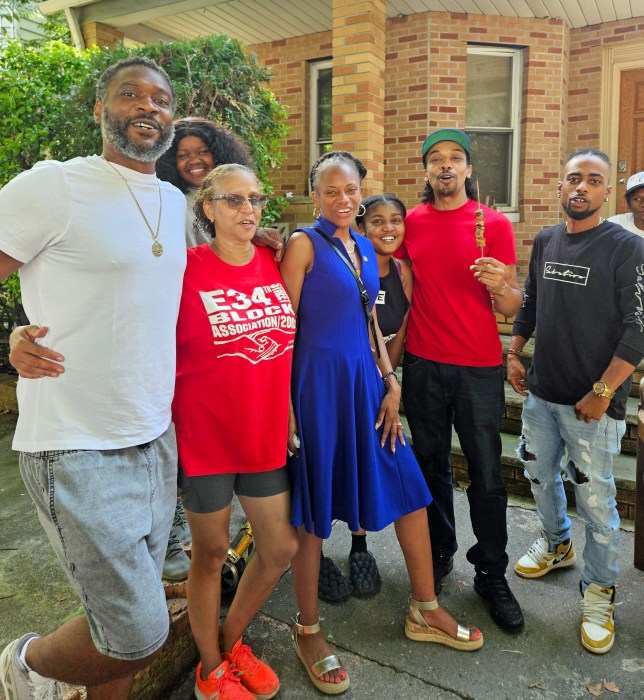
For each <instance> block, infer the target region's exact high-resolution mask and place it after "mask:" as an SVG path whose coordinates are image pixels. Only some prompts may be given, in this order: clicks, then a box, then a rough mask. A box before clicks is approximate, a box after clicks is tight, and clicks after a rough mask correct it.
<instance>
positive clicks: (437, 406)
mask: <svg viewBox="0 0 644 700" xmlns="http://www.w3.org/2000/svg"><path fill="white" fill-rule="evenodd" d="M403 403H404V407H405V415H406V416H407V419H408V420H409V428H410V430H411V435H412V438H413V442H414V452H415V453H416V457H417V458H418V461H419V463H420V467H421V469H422V471H423V474H424V476H425V479H426V481H427V486H428V487H429V490H430V491H431V494H432V496H433V499H434V500H433V502H432V503H431V505H429V506H428V507H427V519H428V521H429V529H430V534H431V541H432V549H433V550H434V551H435V552H437V551H438V550H441V551H443V552H445V553H446V554H454V553H455V552H456V549H457V547H458V544H457V541H456V526H455V522H454V491H453V486H452V467H451V463H450V449H451V444H452V424H454V427H455V428H456V433H457V434H458V437H459V440H460V443H461V448H462V450H463V454H464V455H465V458H466V459H467V464H468V471H469V477H470V482H471V483H470V485H469V487H468V488H467V498H468V501H469V505H470V518H471V520H472V528H473V530H474V535H475V536H476V539H477V543H476V544H475V545H474V546H473V547H472V548H470V550H469V551H468V552H467V560H468V561H469V562H470V563H471V564H473V565H474V567H475V569H476V570H477V571H485V572H487V573H489V574H493V575H503V574H504V573H505V570H506V568H507V565H508V555H507V554H506V551H505V549H506V546H507V542H508V531H507V523H506V509H507V500H508V499H507V492H506V489H505V484H504V482H503V477H502V474H501V436H500V424H501V417H502V415H503V405H504V392H503V370H502V367H501V365H498V366H496V365H495V366H493V367H466V366H461V365H449V364H445V363H441V362H433V361H431V360H425V359H423V358H421V357H417V356H416V355H413V354H412V353H410V352H407V351H405V359H404V363H403Z"/></svg>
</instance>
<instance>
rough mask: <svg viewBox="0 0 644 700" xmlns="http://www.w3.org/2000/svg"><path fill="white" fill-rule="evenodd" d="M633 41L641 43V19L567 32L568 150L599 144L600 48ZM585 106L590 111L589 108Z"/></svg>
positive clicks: (643, 30)
mask: <svg viewBox="0 0 644 700" xmlns="http://www.w3.org/2000/svg"><path fill="white" fill-rule="evenodd" d="M633 41H638V42H644V22H642V21H641V20H640V21H639V22H638V21H637V20H622V21H619V22H607V23H605V24H596V25H593V26H590V27H580V28H578V29H572V30H571V32H570V90H569V93H568V95H569V102H568V110H569V119H570V122H569V127H568V151H573V150H575V149H576V148H579V147H582V146H595V147H596V146H597V145H598V144H599V130H600V117H601V114H600V109H599V104H600V96H601V80H602V74H601V69H602V48H604V47H607V46H611V45H613V46H614V45H615V44H617V43H620V42H633ZM589 105H592V106H593V109H589V108H588V106H589ZM595 105H596V108H595Z"/></svg>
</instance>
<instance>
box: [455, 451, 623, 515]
mask: <svg viewBox="0 0 644 700" xmlns="http://www.w3.org/2000/svg"><path fill="white" fill-rule="evenodd" d="M451 461H452V480H453V483H454V485H458V486H464V485H467V484H468V483H469V476H468V469H467V460H466V459H465V457H464V455H463V452H462V451H461V449H460V447H456V446H454V445H452V451H451ZM501 471H502V474H503V480H504V481H505V485H506V488H507V489H508V491H509V492H510V493H512V494H515V495H517V496H524V497H526V498H532V491H531V490H530V482H529V481H528V479H526V477H525V475H524V469H523V464H522V463H521V460H520V459H519V458H518V457H510V456H509V455H505V454H504V455H503V456H502V457H501ZM615 486H616V487H617V493H616V496H615V498H616V501H617V511H618V513H619V516H620V518H624V519H626V520H635V480H634V479H632V480H631V479H624V478H619V477H615ZM564 488H565V491H566V498H567V499H568V506H569V507H572V506H574V505H575V491H574V487H573V485H572V484H571V483H570V482H569V481H564Z"/></svg>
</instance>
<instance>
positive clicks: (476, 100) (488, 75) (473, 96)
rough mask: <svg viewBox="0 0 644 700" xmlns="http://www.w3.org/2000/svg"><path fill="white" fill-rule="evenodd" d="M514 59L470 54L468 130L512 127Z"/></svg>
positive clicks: (467, 104)
mask: <svg viewBox="0 0 644 700" xmlns="http://www.w3.org/2000/svg"><path fill="white" fill-rule="evenodd" d="M511 121H512V57H511V56H491V55H485V54H471V53H468V54H467V100H466V105H465V124H466V126H471V127H477V126H486V127H509V126H512V123H511Z"/></svg>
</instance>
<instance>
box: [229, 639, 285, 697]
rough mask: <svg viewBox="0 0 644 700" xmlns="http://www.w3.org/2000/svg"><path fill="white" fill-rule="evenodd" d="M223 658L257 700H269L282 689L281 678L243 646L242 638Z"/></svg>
mask: <svg viewBox="0 0 644 700" xmlns="http://www.w3.org/2000/svg"><path fill="white" fill-rule="evenodd" d="M221 657H222V658H223V659H226V660H227V661H229V662H230V665H231V666H232V668H233V671H235V672H238V673H239V674H240V676H239V677H240V680H241V682H242V685H243V686H244V687H245V688H246V689H247V690H249V691H250V692H251V693H252V694H253V695H254V696H255V697H256V698H257V700H269V698H272V697H273V696H275V695H276V694H277V691H278V690H279V689H280V682H279V678H278V677H277V675H276V674H275V671H273V669H272V668H271V667H270V666H269V665H268V664H265V663H264V662H263V661H260V660H259V659H258V658H257V657H256V656H255V655H254V654H253V652H252V651H251V650H250V647H249V646H248V645H247V644H242V640H241V637H240V638H239V639H238V640H237V641H236V642H235V645H234V646H233V648H232V651H230V652H222V654H221Z"/></svg>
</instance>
